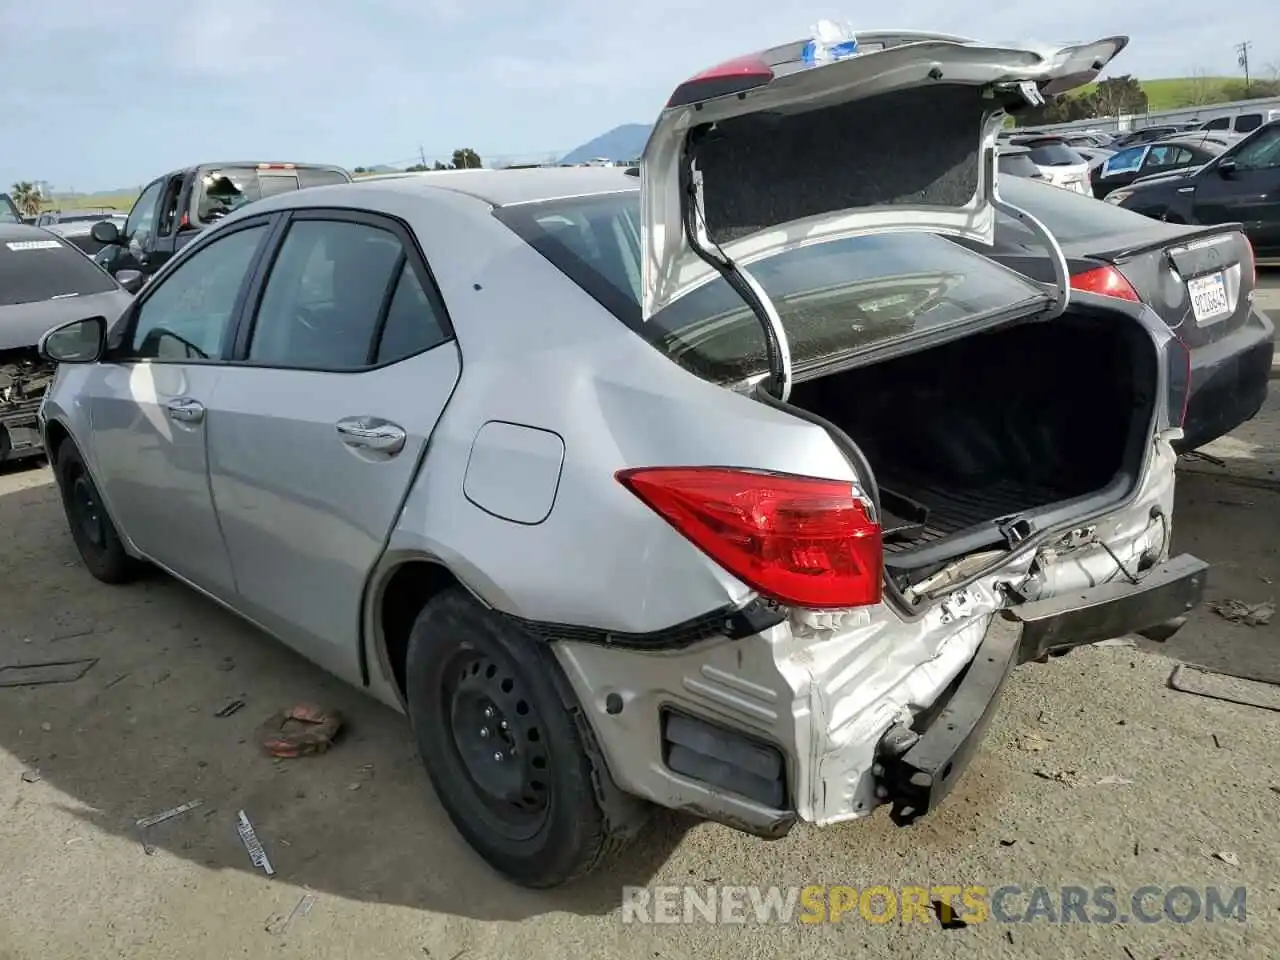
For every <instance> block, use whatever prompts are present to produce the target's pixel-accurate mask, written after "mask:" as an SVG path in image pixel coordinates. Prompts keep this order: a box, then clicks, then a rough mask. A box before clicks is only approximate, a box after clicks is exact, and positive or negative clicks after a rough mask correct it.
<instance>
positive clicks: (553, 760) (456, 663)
mask: <svg viewBox="0 0 1280 960" xmlns="http://www.w3.org/2000/svg"><path fill="white" fill-rule="evenodd" d="M559 669H560V668H559V665H558V664H557V663H556V662H555V658H554V656H553V655H552V654H551V652H550V651H549V650H548V649H547V646H546V644H545V642H543V641H541V640H538V639H535V638H533V637H530V636H528V635H526V634H525V633H524V632H523V631H522V630H520V629H519V627H518V626H516V625H515V624H514V623H513V622H512V621H510V620H508V619H507V618H504V617H502V616H501V615H500V614H497V613H495V612H493V611H491V610H488V609H486V608H485V607H484V606H482V605H481V604H479V603H477V602H476V601H475V600H474V599H473V598H472V597H471V595H470V594H468V593H467V592H466V591H465V590H462V589H461V588H451V589H447V590H444V591H442V592H441V593H439V594H437V595H436V596H435V597H433V598H432V599H431V600H430V601H429V602H428V603H427V605H426V607H424V608H423V610H422V612H421V613H420V614H419V615H418V618H417V621H416V622H415V624H414V627H413V631H412V634H411V636H410V638H409V651H408V656H407V658H406V664H405V682H406V687H407V701H408V712H409V718H410V720H411V721H412V723H413V729H414V734H415V736H416V738H417V741H418V748H419V752H420V753H421V755H422V759H423V763H424V764H425V765H426V768H427V772H428V774H429V775H430V777H431V783H432V785H433V786H434V787H435V790H436V793H437V795H438V796H439V798H440V802H441V804H442V805H443V807H444V809H445V812H446V813H448V815H449V818H450V819H451V820H452V821H453V824H454V826H455V827H456V828H457V829H458V832H459V833H461V834H462V836H463V837H464V838H465V839H466V840H467V842H468V843H469V844H470V845H471V846H472V847H473V848H474V849H475V850H476V852H477V853H479V854H480V856H481V857H483V858H484V859H485V860H486V861H487V862H488V863H489V864H490V865H491V866H492V867H494V868H495V869H496V870H498V871H499V872H501V873H502V874H504V875H505V876H507V877H508V878H509V879H511V880H513V881H515V882H516V883H519V884H521V885H523V886H527V887H535V888H546V887H554V886H558V885H560V884H563V883H566V882H568V881H570V880H572V879H574V878H576V877H578V876H581V875H582V874H585V873H587V872H589V871H591V870H592V869H594V868H595V867H596V866H597V865H598V864H599V863H600V862H602V861H603V860H604V858H605V857H606V856H607V855H609V854H610V853H611V852H613V851H614V850H615V849H617V848H618V847H620V846H621V845H622V843H623V842H624V841H623V840H622V839H620V838H618V837H614V836H611V835H610V834H609V832H608V831H607V830H606V823H605V817H604V813H603V811H602V809H601V806H600V802H599V800H598V797H597V793H596V782H597V778H604V779H607V778H608V776H609V774H608V771H607V770H605V769H604V768H603V763H602V761H600V760H599V759H598V758H596V757H593V756H592V754H591V753H590V751H589V750H588V749H587V745H586V742H585V738H584V736H583V731H582V730H581V729H580V728H579V726H578V723H579V720H577V719H575V717H574V709H573V708H574V707H575V706H576V704H574V703H573V702H572V694H571V693H568V692H567V691H568V685H567V682H566V681H565V680H564V679H563V677H562V676H560V675H558V674H557V671H558V670H559Z"/></svg>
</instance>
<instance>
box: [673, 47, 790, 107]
mask: <svg viewBox="0 0 1280 960" xmlns="http://www.w3.org/2000/svg"><path fill="white" fill-rule="evenodd" d="M772 79H773V68H772V67H770V66H769V64H768V63H766V62H765V60H764V59H763V58H762V57H761V56H760V54H758V53H753V54H749V55H747V56H745V57H737V58H735V59H733V60H728V61H726V62H724V63H722V64H719V65H718V66H714V67H712V68H710V69H709V70H703V71H702V72H701V73H699V74H698V75H697V76H693V77H690V78H689V79H688V80H686V81H685V82H684V83H682V84H680V86H678V87H676V89H675V92H674V93H673V94H671V98H670V99H669V100H668V101H667V106H668V107H683V106H686V105H688V104H690V103H697V102H698V101H699V100H710V99H712V98H713V97H723V96H725V95H726V94H732V93H745V92H746V91H748V90H753V89H755V88H756V87H762V86H764V85H765V84H766V83H768V82H769V81H770V80H772Z"/></svg>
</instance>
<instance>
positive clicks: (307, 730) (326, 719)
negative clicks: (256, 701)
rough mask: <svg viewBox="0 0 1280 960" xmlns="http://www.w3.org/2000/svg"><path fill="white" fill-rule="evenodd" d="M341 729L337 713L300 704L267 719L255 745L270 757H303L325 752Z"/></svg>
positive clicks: (339, 716) (340, 721)
mask: <svg viewBox="0 0 1280 960" xmlns="http://www.w3.org/2000/svg"><path fill="white" fill-rule="evenodd" d="M341 729H342V715H341V714H340V713H338V711H336V710H324V709H322V708H320V707H317V706H315V705H313V704H299V705H298V706H295V707H292V708H290V709H289V710H286V711H284V712H283V713H277V714H275V715H274V716H271V717H268V718H267V720H266V721H265V722H264V723H263V724H262V726H261V727H260V728H259V729H258V742H259V743H261V745H262V748H263V749H264V750H265V751H266V752H267V753H268V754H270V755H271V756H273V757H282V758H290V757H305V756H309V755H311V754H316V753H324V752H325V751H326V750H328V749H329V747H330V746H332V745H333V740H334V738H335V737H336V736H337V735H338V731H339V730H341Z"/></svg>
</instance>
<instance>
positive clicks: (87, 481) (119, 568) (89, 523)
mask: <svg viewBox="0 0 1280 960" xmlns="http://www.w3.org/2000/svg"><path fill="white" fill-rule="evenodd" d="M54 475H55V476H56V477H57V478H58V490H59V492H60V493H61V494H62V508H63V510H64V511H65V512H66V515H67V524H68V526H69V527H70V528H71V539H72V540H74V541H75V545H76V549H77V550H78V551H80V559H81V560H83V561H84V565H85V566H86V567H88V568H89V572H90V573H91V574H93V575H94V577H95V578H97V579H98V580H101V581H102V582H103V583H113V584H114V583H128V582H129V581H130V580H133V579H134V578H135V577H137V575H138V573H139V572H140V570H141V568H142V565H141V564H140V563H139V562H138V561H137V560H136V559H134V558H133V557H131V556H129V554H128V553H127V552H126V551H125V549H124V544H123V543H122V542H121V540H120V535H119V534H118V533H116V528H115V524H114V523H112V522H111V517H110V516H108V515H107V508H106V505H105V504H104V503H103V502H102V497H101V495H100V494H99V493H98V488H97V486H95V485H94V482H93V478H92V477H91V476H89V471H88V469H87V468H86V467H85V464H84V459H83V458H82V457H81V456H80V451H79V450H78V449H76V445H75V444H74V443H72V442H70V441H66V442H64V443H63V444H62V446H61V447H60V448H59V449H58V457H57V463H56V465H55V466H54Z"/></svg>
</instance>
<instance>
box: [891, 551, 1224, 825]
mask: <svg viewBox="0 0 1280 960" xmlns="http://www.w3.org/2000/svg"><path fill="white" fill-rule="evenodd" d="M1207 570H1208V564H1206V563H1205V562H1204V561H1203V560H1200V559H1198V558H1196V557H1193V556H1191V555H1190V554H1183V555H1181V556H1178V557H1175V558H1174V559H1172V560H1169V561H1167V562H1166V563H1163V564H1160V565H1158V566H1156V567H1153V568H1151V570H1150V571H1148V572H1147V574H1146V575H1145V576H1144V577H1143V578H1142V580H1140V581H1139V582H1138V583H1136V584H1135V583H1128V582H1120V583H1106V584H1103V585H1101V586H1098V587H1092V588H1090V589H1088V590H1081V591H1075V592H1071V593H1067V594H1064V595H1062V596H1059V597H1053V598H1051V599H1048V600H1038V601H1034V602H1030V603H1024V604H1019V605H1018V606H1017V607H1013V608H1011V609H1009V610H1006V611H1005V612H1004V616H1003V618H993V619H992V621H991V624H990V626H989V627H988V629H987V634H986V636H985V637H984V638H983V641H982V643H981V644H980V645H979V646H978V649H977V651H976V652H975V654H974V657H973V660H972V661H971V662H970V664H969V666H968V668H967V669H966V670H965V672H964V673H963V674H962V675H961V677H960V679H959V681H958V682H957V684H956V685H955V686H954V687H953V692H952V694H951V697H950V699H948V700H947V702H946V704H945V705H944V706H943V708H942V709H941V711H939V712H937V714H936V716H934V717H933V719H932V720H930V721H929V723H928V726H927V728H926V729H925V730H924V731H923V732H917V731H907V730H905V729H903V728H902V727H894V728H891V729H890V730H889V732H888V733H886V734H885V736H884V738H883V739H882V740H881V752H880V756H879V763H878V768H877V775H878V777H879V780H880V783H879V789H878V790H877V792H878V794H879V795H880V796H881V797H882V798H883V799H885V800H886V801H887V802H888V803H891V804H892V805H893V806H892V810H891V811H890V817H891V818H892V819H893V822H894V823H896V824H898V825H899V826H905V825H907V824H910V823H912V822H914V821H915V820H917V819H918V818H920V817H922V816H924V815H925V814H926V813H928V812H929V811H930V810H933V809H934V808H935V807H937V806H938V804H939V803H941V801H942V799H943V798H944V797H945V796H946V795H947V794H948V793H949V792H950V791H951V788H952V787H953V786H955V784H956V782H957V781H958V780H959V779H960V775H961V773H962V772H963V770H964V768H965V767H966V766H967V764H968V762H969V760H970V759H971V758H972V756H973V754H974V753H975V752H976V751H977V749H978V746H979V745H980V744H981V742H982V738H983V735H984V734H985V733H986V729H987V725H988V724H989V723H990V722H991V718H992V716H994V714H995V711H996V706H997V704H998V703H999V700H1000V693H1001V691H1002V690H1003V688H1004V682H1005V680H1006V679H1007V677H1008V676H1009V673H1010V672H1011V671H1012V669H1013V667H1014V666H1015V665H1017V664H1019V663H1024V662H1026V661H1027V660H1034V659H1037V658H1038V657H1040V656H1041V655H1043V654H1044V653H1046V652H1049V651H1054V650H1063V649H1067V648H1070V647H1075V646H1080V645H1082V644H1086V643H1094V642H1096V641H1098V640H1105V639H1108V638H1110V637H1117V636H1122V635H1124V634H1126V633H1136V632H1138V631H1141V630H1146V629H1150V628H1153V627H1156V626H1157V625H1159V624H1164V623H1167V622H1169V621H1171V620H1174V619H1176V618H1177V617H1180V616H1183V615H1184V614H1186V612H1187V611H1188V610H1190V609H1192V608H1193V607H1195V606H1196V604H1198V603H1199V602H1200V599H1201V598H1202V597H1203V595H1204V586H1205V579H1206V576H1205V575H1206V572H1207ZM931 712H932V711H931Z"/></svg>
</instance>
